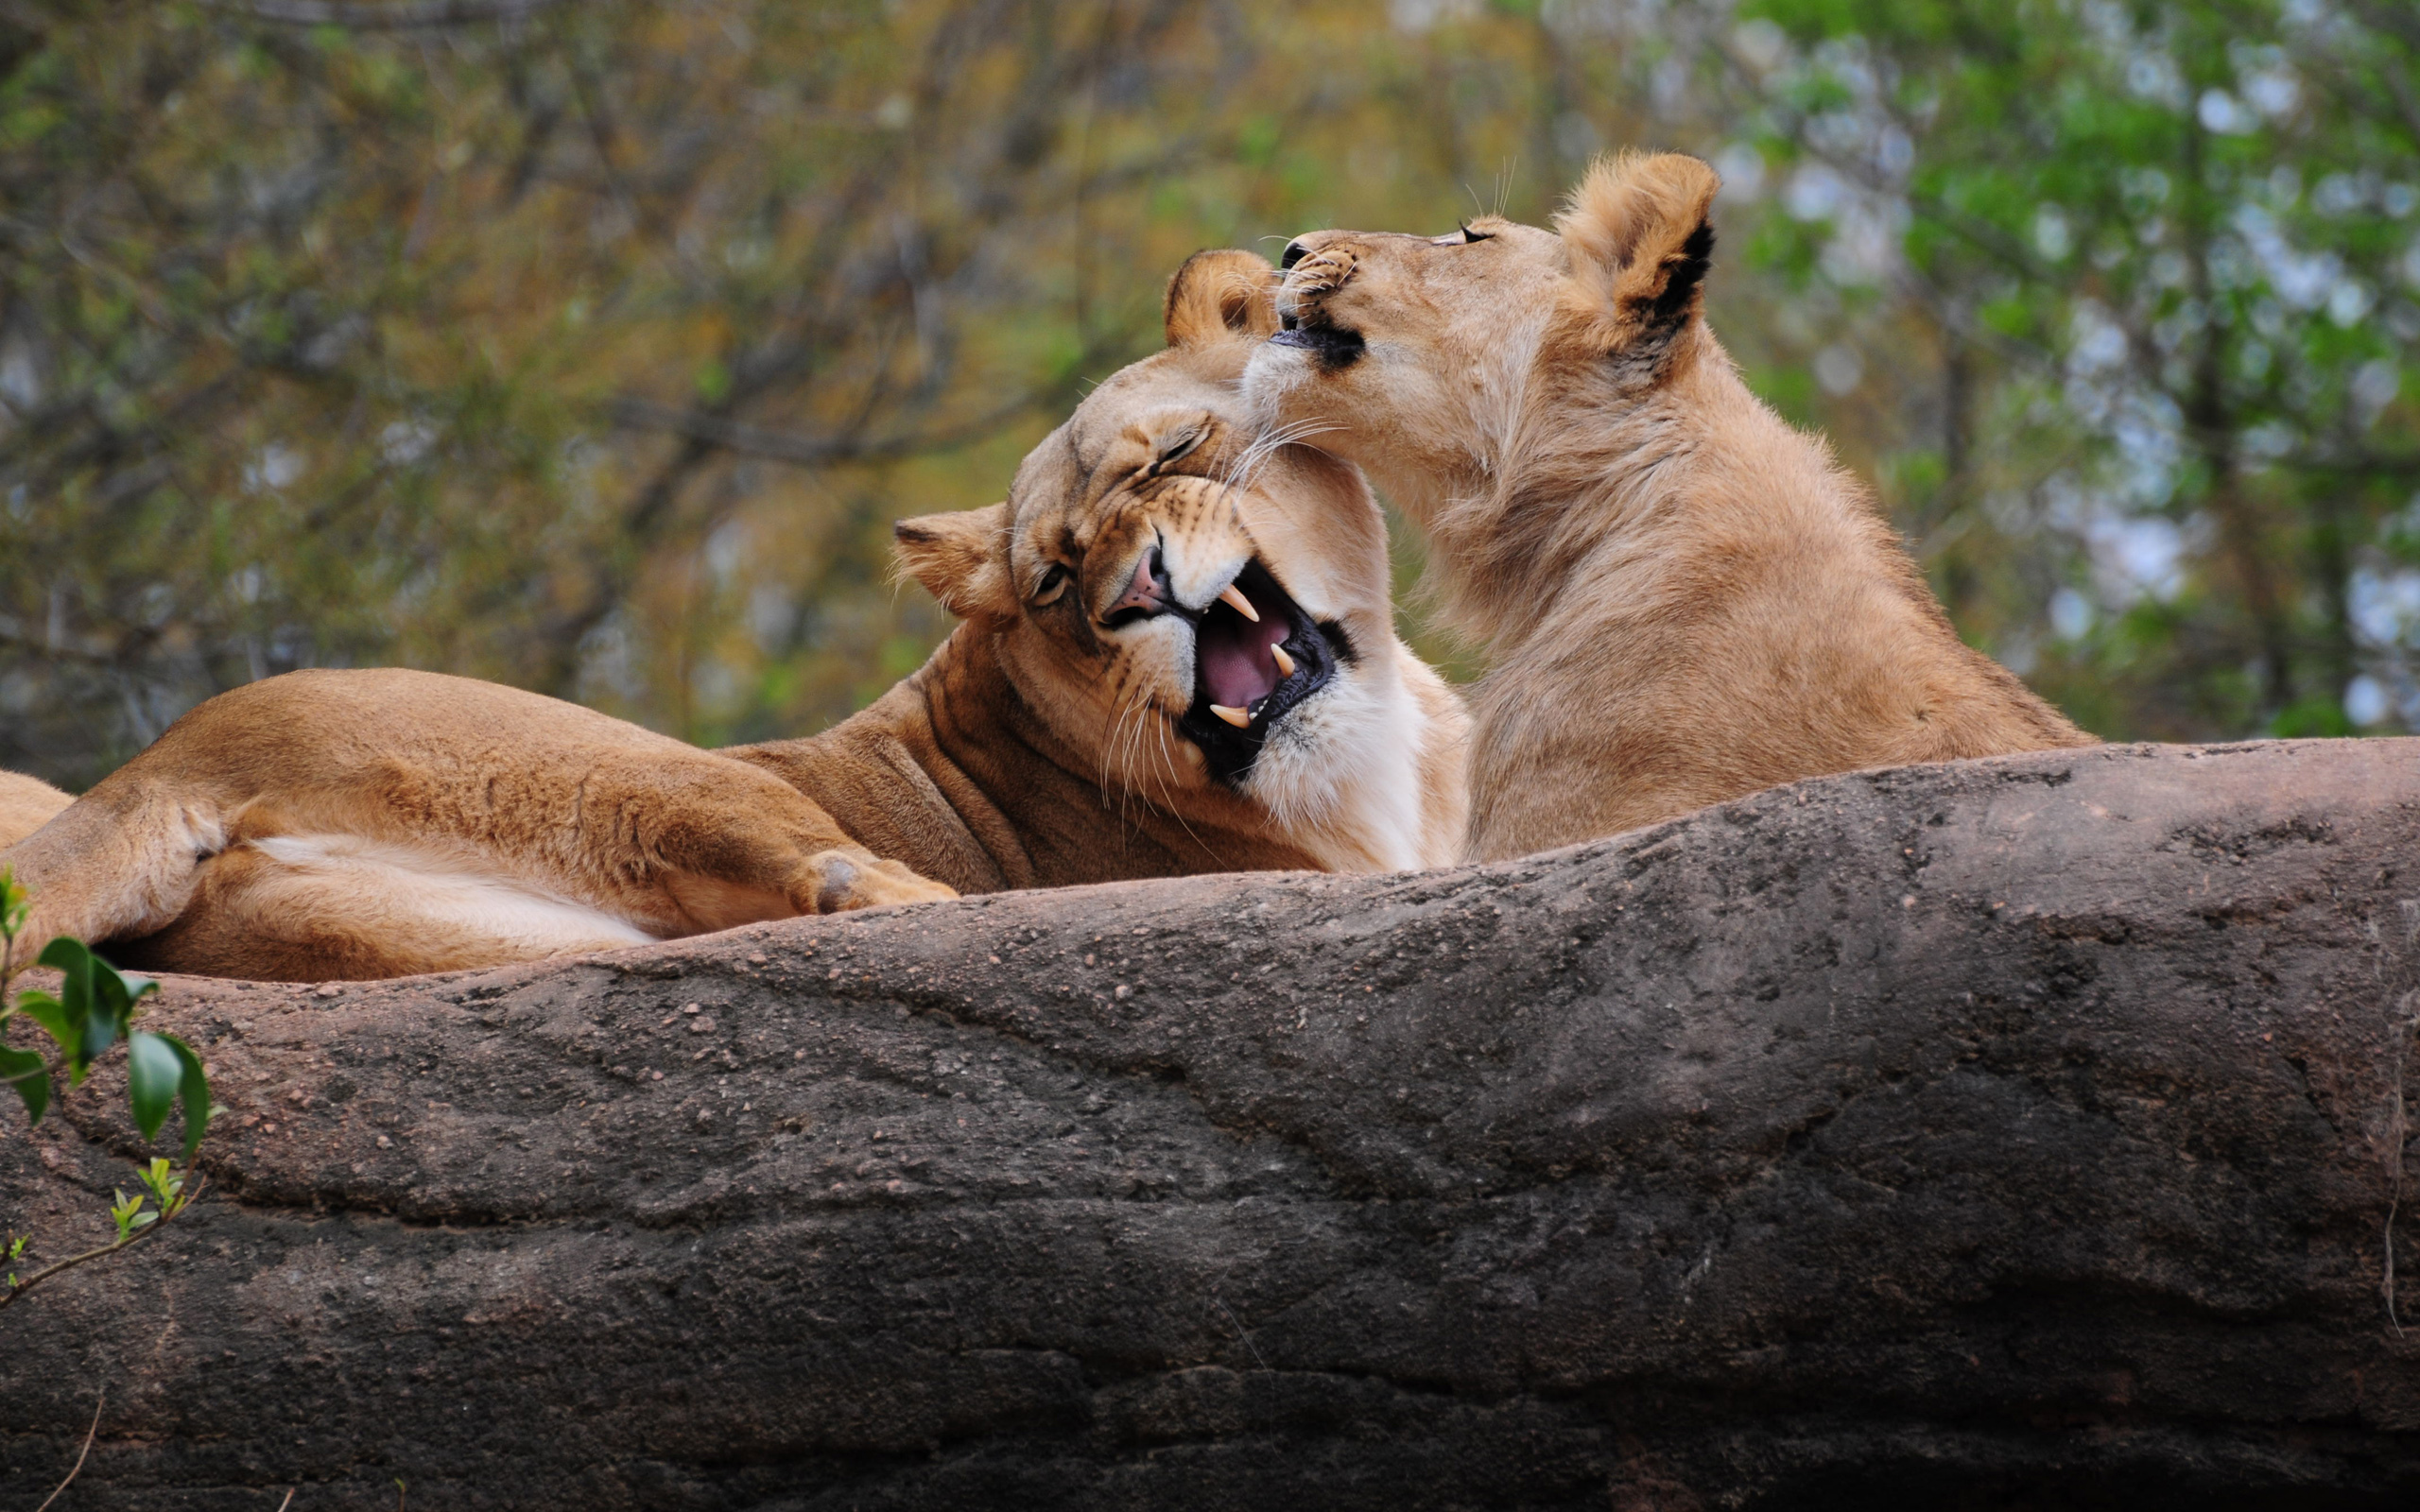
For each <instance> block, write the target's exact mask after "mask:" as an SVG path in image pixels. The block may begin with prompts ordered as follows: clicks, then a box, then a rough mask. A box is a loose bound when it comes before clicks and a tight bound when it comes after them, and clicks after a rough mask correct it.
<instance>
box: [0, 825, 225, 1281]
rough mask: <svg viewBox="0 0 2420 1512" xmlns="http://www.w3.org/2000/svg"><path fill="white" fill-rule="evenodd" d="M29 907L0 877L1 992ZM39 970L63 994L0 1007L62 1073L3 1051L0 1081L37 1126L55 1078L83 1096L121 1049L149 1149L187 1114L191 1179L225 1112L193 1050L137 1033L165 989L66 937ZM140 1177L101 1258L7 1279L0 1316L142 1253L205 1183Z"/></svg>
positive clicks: (117, 1209)
mask: <svg viewBox="0 0 2420 1512" xmlns="http://www.w3.org/2000/svg"><path fill="white" fill-rule="evenodd" d="M31 906H32V905H31V902H30V900H29V899H28V898H27V897H26V889H25V888H24V887H23V886H21V885H18V883H17V880H16V877H15V876H14V874H13V873H11V872H10V871H9V869H8V868H0V985H5V984H6V983H7V982H8V980H9V976H10V975H11V974H12V973H13V972H14V971H15V969H16V962H17V939H18V936H19V935H20V934H21V933H22V932H23V930H24V928H25V924H26V918H27V916H28V914H29V913H30V912H31ZM35 964H37V965H40V966H47V967H50V968H52V969H54V970H56V971H58V972H59V973H60V988H59V990H58V991H57V992H55V993H54V992H45V991H42V990H40V989H30V990H27V991H25V992H22V993H20V994H18V997H17V1001H16V1004H15V1005H14V1006H9V1005H5V1004H0V1023H5V1022H7V1021H8V1020H9V1019H11V1018H14V1017H16V1016H17V1015H19V1014H23V1015H24V1016H25V1017H26V1018H27V1019H29V1020H31V1021H32V1022H34V1023H37V1024H39V1025H41V1027H42V1029H43V1032H44V1033H45V1034H47V1035H49V1037H50V1039H51V1040H52V1041H53V1043H54V1044H56V1045H57V1046H58V1053H59V1054H58V1063H57V1064H56V1065H54V1064H53V1063H52V1061H51V1060H50V1059H49V1058H48V1057H44V1056H43V1054H42V1053H41V1052H39V1051H35V1050H20V1049H17V1048H15V1047H13V1046H10V1045H8V1044H0V1081H6V1082H7V1083H8V1084H9V1087H11V1088H12V1089H14V1090H15V1091H16V1093H17V1096H18V1098H19V1099H20V1100H21V1101H23V1102H24V1103H25V1105H26V1112H27V1113H29V1114H31V1115H32V1119H33V1122H35V1123H37V1124H39V1123H41V1122H42V1118H43V1114H44V1113H46V1112H48V1111H49V1110H50V1105H51V1101H52V1098H53V1095H54V1093H53V1087H52V1081H51V1078H52V1077H53V1076H54V1075H55V1074H58V1073H59V1072H61V1071H64V1072H65V1073H66V1074H67V1085H68V1087H69V1088H70V1089H71V1090H72V1089H74V1088H76V1087H80V1086H82V1085H83V1082H84V1078H85V1076H86V1075H87V1074H90V1073H91V1071H92V1069H93V1063H94V1061H95V1060H97V1059H98V1058H99V1057H101V1056H102V1055H103V1054H104V1053H105V1052H107V1051H108V1050H109V1048H110V1047H111V1046H112V1045H114V1044H115V1043H117V1041H118V1040H125V1041H126V1083H127V1101H128V1102H129V1104H130V1106H131V1108H132V1109H133V1112H134V1123H135V1126H136V1127H137V1128H139V1129H141V1130H142V1132H143V1137H144V1138H145V1139H147V1140H150V1139H156V1138H158V1136H159V1133H160V1129H161V1126H162V1125H164V1124H165V1123H166V1122H167V1118H168V1109H169V1108H170V1107H171V1106H172V1105H181V1106H182V1109H183V1113H184V1132H185V1138H184V1158H185V1161H186V1164H187V1168H188V1170H190V1168H191V1164H192V1160H193V1156H194V1151H195V1150H196V1149H198V1148H199V1146H200V1144H201V1136H202V1131H203V1130H204V1129H205V1128H207V1127H208V1126H209V1124H210V1119H211V1115H212V1114H214V1113H216V1112H217V1111H218V1110H219V1109H218V1108H216V1107H215V1106H213V1104H212V1103H211V1101H210V1079H209V1077H208V1076H207V1075H206V1074H204V1073H203V1071H202V1065H201V1057H199V1056H197V1055H195V1054H194V1053H193V1050H192V1048H191V1047H190V1046H188V1045H187V1044H186V1043H185V1042H184V1041H183V1040H180V1039H178V1038H177V1037H176V1036H174V1035H170V1034H156V1033H153V1032H151V1031H149V1030H145V1029H137V1028H135V1027H134V1026H133V1021H134V1016H135V1012H136V1008H135V1005H137V1004H138V1003H140V1002H141V1001H142V1000H143V999H145V998H147V997H148V996H150V995H151V994H152V993H153V992H156V991H158V990H159V984H158V983H156V982H153V981H151V980H150V979H148V978H147V977H140V976H130V975H128V974H126V973H125V972H123V971H119V970H118V969H117V968H116V967H114V966H112V965H111V964H110V963H109V962H107V961H105V960H103V959H101V958H100V957H99V956H98V955H95V954H93V952H92V950H91V948H90V947H88V946H87V945H85V944H84V942H83V941H81V940H78V939H76V938H73V937H72V936H66V935H61V936H58V937H56V938H54V939H53V940H51V942H50V943H49V944H47V945H45V946H43V951H42V954H41V955H40V956H38V957H36V960H35ZM135 1177H136V1179H137V1180H138V1181H139V1182H140V1183H141V1187H140V1190H138V1191H137V1192H136V1193H135V1194H134V1195H133V1196H132V1197H129V1196H127V1194H126V1193H125V1192H124V1191H123V1190H120V1191H118V1192H117V1193H116V1194H115V1196H116V1198H117V1200H116V1201H115V1202H114V1203H113V1204H112V1205H111V1208H110V1218H111V1221H112V1223H113V1224H115V1225H116V1228H117V1234H116V1237H115V1238H113V1239H112V1240H111V1242H110V1243H108V1244H106V1245H102V1246H98V1247H97V1248H94V1249H88V1250H86V1251H84V1252H83V1253H81V1254H78V1255H71V1256H69V1257H67V1258H66V1259H64V1260H61V1261H60V1262H58V1263H55V1264H52V1265H47V1266H44V1267H43V1269H41V1270H39V1271H36V1272H35V1273H34V1274H33V1275H31V1276H29V1277H27V1278H26V1279H24V1280H19V1279H18V1278H17V1275H16V1273H15V1272H13V1271H11V1272H9V1274H8V1276H7V1279H6V1284H5V1286H0V1308H6V1307H7V1306H9V1304H10V1303H12V1302H14V1301H15V1300H16V1299H17V1298H18V1297H22V1296H24V1295H25V1294H26V1293H27V1292H29V1291H31V1290H33V1288H34V1287H35V1286H37V1285H39V1284H41V1283H42V1282H43V1281H44V1280H48V1279H49V1278H50V1277H53V1276H56V1275H58V1274H59V1273H60V1272H61V1271H63V1270H69V1269H72V1268H74V1267H75V1266H78V1265H81V1264H84V1263H87V1262H89V1261H94V1260H98V1259H100V1258H101V1257H102V1256H104V1255H112V1254H115V1253H116V1252H117V1251H119V1250H121V1249H125V1248H128V1247H130V1246H133V1245H137V1244H140V1243H141V1242H143V1241H144V1240H145V1239H147V1238H149V1237H150V1236H151V1235H152V1234H154V1233H156V1232H158V1231H159V1228H160V1226H161V1225H162V1224H164V1223H165V1222H167V1221H168V1220H169V1219H172V1218H174V1217H176V1216H177V1215H178V1214H179V1213H182V1212H183V1211H185V1210H186V1209H187V1208H189V1207H191V1206H192V1205H193V1201H194V1199H195V1198H196V1197H198V1196H199V1195H200V1194H201V1188H202V1181H201V1178H200V1177H193V1178H192V1179H191V1180H190V1181H188V1179H187V1178H186V1177H182V1176H179V1175H177V1174H176V1173H175V1172H174V1170H173V1169H172V1168H171V1167H170V1166H169V1164H168V1162H167V1161H166V1160H161V1159H157V1158H155V1159H153V1160H152V1161H151V1163H150V1164H149V1166H147V1167H144V1168H138V1169H137V1171H136V1172H135ZM147 1202H149V1203H151V1204H152V1206H151V1207H150V1208H148V1209H147V1208H146V1207H145V1204H146V1203H147ZM26 1243H27V1239H26V1236H24V1235H16V1236H13V1237H11V1238H10V1240H9V1245H8V1246H7V1254H8V1259H9V1261H11V1262H14V1261H17V1260H19V1259H22V1258H23V1257H24V1255H25V1252H26Z"/></svg>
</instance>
